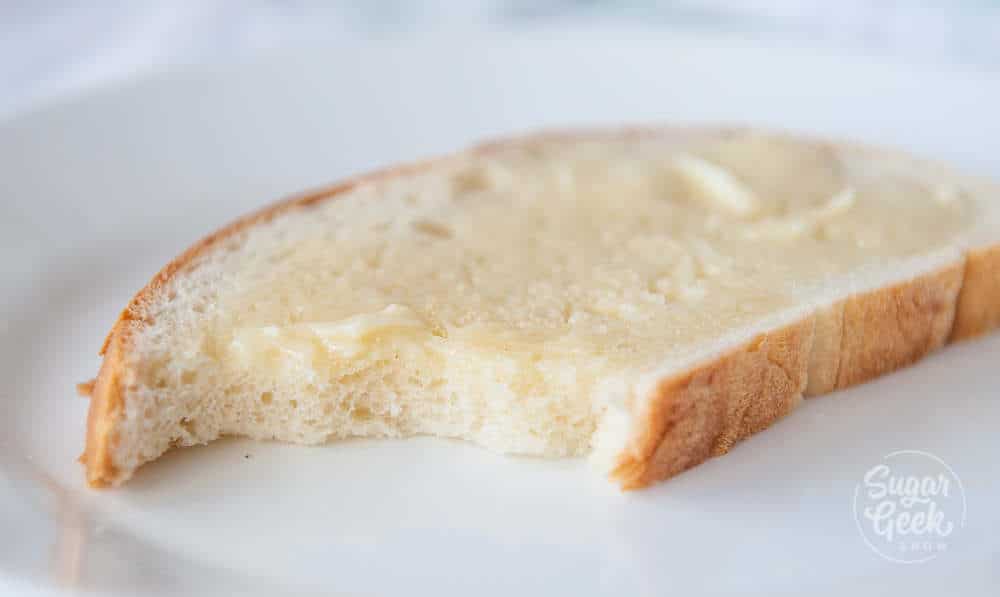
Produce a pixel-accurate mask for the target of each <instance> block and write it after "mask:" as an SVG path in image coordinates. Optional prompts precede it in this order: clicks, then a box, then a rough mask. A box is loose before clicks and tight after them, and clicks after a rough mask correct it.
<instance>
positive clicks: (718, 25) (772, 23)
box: [0, 0, 1000, 117]
mask: <svg viewBox="0 0 1000 597" xmlns="http://www.w3.org/2000/svg"><path fill="white" fill-rule="evenodd" d="M588 24H601V25H609V24H611V25H614V26H616V27H621V28H628V27H635V28H643V29H647V30H648V29H653V30H656V31H662V32H663V34H664V35H669V33H670V32H671V31H676V30H685V31H691V30H695V31H698V30H704V31H711V32H713V33H718V32H730V33H733V34H737V35H742V36H753V37H782V38H793V39H798V40H809V41H810V42H812V43H815V44H818V45H827V46H835V47H837V48H844V49H846V50H851V51H860V52H865V53H878V54H891V55H893V56H894V57H897V58H898V57H903V58H905V59H907V60H914V61H920V62H928V61H933V62H947V63H952V64H957V65H960V64H967V65H970V66H975V67H977V68H980V69H982V68H984V67H985V68H987V69H989V70H996V71H998V72H1000V0H664V1H659V2H657V1H654V0H355V1H350V0H329V1H325V2H321V1H307V0H285V1H281V0H170V1H166V0H165V1H162V2H147V1H137V2H110V1H101V0H92V1H86V0H5V1H0V90H2V92H0V117H2V116H4V115H10V114H12V113H14V112H17V111H21V110H24V109H27V108H29V107H30V106H32V105H34V104H37V103H41V102H46V101H49V100H52V99H54V98H58V97H59V96H61V95H66V94H72V93H76V92H80V91H82V90H86V89H88V88H91V87H94V86H98V85H101V84H103V83H107V82H111V81H115V80H119V79H122V78H126V77H129V76H132V75H135V74H142V73H145V72H149V71H155V70H159V69H163V68H167V67H170V66H173V65H178V64H185V63H191V62H205V61H218V60H227V59H239V58H241V57H246V56H248V55H252V54H254V53H256V52H260V51H264V50H267V49H272V48H277V47H282V46H287V45H300V44H310V43H323V42H327V41H330V40H331V39H338V38H341V39H342V38H350V37H368V38H371V37H375V38H385V37H401V36H420V35H447V34H451V33H456V32H461V33H463V34H468V33H469V32H475V31H477V30H482V31H485V30H494V29H503V30H508V31H511V30H513V31H517V30H529V29H539V28H561V27H567V26H570V25H573V26H580V25H583V26H586V25H588Z"/></svg>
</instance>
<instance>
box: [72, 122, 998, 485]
mask: <svg viewBox="0 0 1000 597" xmlns="http://www.w3.org/2000/svg"><path fill="white" fill-rule="evenodd" d="M702 130H705V129H702ZM717 130H718V131H720V132H722V131H726V130H729V129H717ZM663 132H664V130H655V129H630V130H627V131H617V132H598V133H593V132H583V133H553V134H549V135H547V136H535V137H532V138H531V140H543V139H553V138H593V137H595V136H597V135H604V136H617V137H622V136H648V135H656V134H663ZM673 132H678V131H677V130H676V129H675V130H674V131H673ZM519 142H522V143H523V142H524V141H523V140H517V139H515V140H510V141H500V142H496V143H490V144H485V145H483V146H480V147H479V148H476V149H474V150H473V151H476V152H482V153H488V152H491V151H495V150H497V149H500V148H502V147H505V146H507V145H510V144H512V143H519ZM440 161H441V160H434V161H428V162H423V163H418V164H412V165H406V166H402V167H397V168H391V169H386V170H381V171H378V172H375V173H372V174H368V175H365V176H361V177H358V178H355V179H351V180H348V181H346V182H343V183H340V184H336V185H333V186H330V187H327V188H324V189H320V190H317V191H314V192H311V193H307V194H303V195H300V196H297V197H292V198H290V199H287V200H284V201H281V202H278V203H275V204H273V205H271V206H268V207H266V208H264V209H262V210H260V211H258V212H256V213H253V214H250V215H248V216H246V217H244V218H241V219H239V220H237V221H235V222H233V223H232V224H230V225H228V226H226V227H224V228H222V229H220V230H218V231H217V232H215V233H213V234H211V235H209V236H208V237H206V238H204V239H203V240H201V241H199V242H198V243H196V244H195V245H193V246H192V247H191V248H189V249H188V250H187V251H185V252H184V253H183V254H181V255H180V256H178V257H177V258H176V259H174V260H173V261H171V262H170V263H169V264H167V265H166V267H164V268H163V269H162V270H161V271H160V272H159V273H157V274H156V276H154V277H153V279H152V280H151V281H150V282H149V283H148V284H147V285H146V286H145V287H144V288H143V289H142V290H140V291H139V292H138V293H137V294H136V295H135V297H134V298H133V299H132V300H131V301H130V303H129V305H128V306H127V307H126V308H125V309H124V310H123V311H122V313H121V314H120V316H119V318H118V320H117V321H116V323H115V324H114V326H113V327H112V329H111V331H110V333H109V334H108V336H107V338H106V340H105V342H104V346H103V347H102V348H101V354H103V355H104V361H103V364H102V365H101V369H100V372H99V373H98V376H97V378H96V379H95V380H94V381H93V382H92V383H93V385H92V386H91V387H89V388H84V389H85V390H88V393H89V394H90V396H91V401H90V411H89V413H88V417H87V438H86V449H85V451H84V453H83V455H82V456H81V461H82V462H83V463H84V464H85V465H86V470H87V481H88V482H89V483H90V485H91V486H94V487H103V486H107V485H111V484H114V483H116V482H119V481H121V475H120V472H119V471H118V470H116V468H115V466H114V464H113V461H112V456H111V454H112V451H113V449H114V447H115V445H116V443H117V441H118V436H117V426H118V421H119V420H120V417H121V416H122V415H123V412H124V399H123V382H124V380H125V379H126V377H127V360H126V356H127V354H128V350H129V345H130V339H131V335H132V333H133V332H134V330H136V329H138V328H141V327H142V326H145V325H148V324H149V323H150V322H149V321H148V319H146V317H147V316H146V314H145V312H144V311H145V305H146V304H147V303H149V302H151V301H152V299H153V298H154V297H156V296H157V294H158V293H159V292H160V291H161V289H162V288H164V286H165V285H166V284H167V283H168V282H169V281H170V280H171V278H173V277H174V276H175V275H177V274H178V273H179V272H183V271H185V270H186V269H188V268H190V267H193V266H194V265H195V263H196V260H197V259H198V258H199V257H200V256H201V255H203V254H205V253H206V252H207V251H209V250H210V249H212V248H213V247H214V246H216V245H218V244H219V243H220V242H222V241H224V240H226V239H229V238H232V237H234V236H235V235H237V234H239V233H240V232H242V231H244V230H246V229H248V228H251V227H253V226H255V225H258V224H262V223H264V222H267V221H269V220H271V219H273V218H275V217H277V216H279V215H281V214H284V213H287V212H290V211H293V210H297V209H302V208H306V207H309V206H311V205H314V204H316V203H319V202H322V201H325V200H327V199H331V198H333V197H336V196H338V195H340V194H342V193H344V192H346V191H348V190H350V189H352V188H354V187H356V186H357V185H359V184H362V183H365V182H371V181H377V180H381V179H387V178H392V177H395V176H400V175H404V174H407V173H416V172H419V171H423V170H427V169H429V168H431V167H432V166H434V165H435V164H438V163H439V162H440ZM963 273H964V280H965V281H964V284H963ZM953 321H954V327H953V326H952V322H953ZM998 325H1000V245H997V246H994V247H991V248H988V249H983V250H977V251H971V252H970V253H969V255H968V259H967V263H966V264H965V267H964V269H963V264H961V263H958V264H955V265H953V266H949V267H946V268H943V269H941V270H939V271H937V272H934V273H932V274H927V275H925V276H920V277H918V278H916V279H914V280H912V281H910V282H906V283H903V284H898V285H895V286H892V287H889V288H884V289H879V290H875V291H873V292H870V293H866V294H863V295H859V296H855V297H851V298H848V299H845V300H843V301H841V302H839V303H837V304H835V305H833V306H831V307H829V308H827V309H823V310H820V311H818V312H817V313H816V314H814V315H811V316H808V317H806V318H804V319H802V320H801V321H798V322H796V323H793V324H790V325H787V326H785V327H782V328H780V329H778V330H774V331H771V332H767V333H764V334H761V335H760V336H758V337H756V338H755V339H754V340H752V341H750V342H748V343H746V344H744V345H742V346H740V347H737V348H735V349H733V350H732V351H730V352H728V353H727V354H725V355H723V356H721V357H719V358H717V359H715V360H714V361H712V362H710V363H705V364H703V365H700V366H698V367H696V368H694V369H692V370H690V371H688V372H684V373H681V374H677V375H674V376H672V377H670V378H668V379H665V380H663V381H662V382H661V383H660V384H658V386H657V391H656V393H655V395H654V396H653V397H652V398H651V399H650V400H648V401H646V403H645V404H644V406H643V407H642V408H643V410H642V412H640V413H637V414H638V420H639V421H640V425H639V426H638V428H637V430H636V433H635V435H634V437H633V438H632V439H631V441H630V442H629V444H628V446H627V447H626V449H625V451H624V452H623V453H622V454H621V455H620V456H619V460H618V465H617V466H616V468H615V469H614V470H613V472H612V473H611V477H612V478H614V479H615V480H617V481H618V482H619V483H620V484H621V485H622V487H623V488H626V489H633V488H638V487H643V486H646V485H649V484H650V483H653V482H656V481H659V480H662V479H666V478H667V477H670V476H672V475H674V474H677V473H678V472H681V471H683V470H685V469H687V468H690V467H691V466H694V465H696V464H698V463H700V462H702V461H704V460H706V459H707V458H709V457H710V456H713V455H719V454H724V453H725V452H727V451H728V450H729V449H730V448H731V447H732V445H734V444H735V443H736V442H738V441H740V440H742V439H744V438H746V437H747V436H749V435H751V434H753V433H756V432H757V431H760V430H762V429H764V428H766V427H767V426H769V425H770V424H771V423H773V422H774V421H775V420H777V419H778V418H780V417H782V416H783V415H785V414H787V413H788V412H790V411H791V410H792V409H793V408H794V407H795V406H796V405H797V404H798V403H799V402H800V401H801V399H802V396H803V394H806V395H818V394H824V393H827V392H829V391H832V390H834V389H837V388H842V387H846V386H848V385H852V384H855V383H860V382H862V381H865V380H868V379H870V378H872V377H875V376H877V375H880V374H883V373H886V372H889V371H892V370H893V369H896V368H898V367H901V366H904V365H907V364H909V363H912V362H913V361H915V360H917V359H919V358H920V357H922V356H923V355H925V354H926V353H927V352H929V351H931V350H933V349H935V348H937V347H939V346H941V345H942V344H943V343H944V342H945V341H946V340H947V339H948V338H949V335H950V337H951V339H952V340H955V339H961V338H965V337H969V336H972V335H976V334H980V333H983V332H985V331H987V330H988V329H991V328H993V327H996V326H998Z"/></svg>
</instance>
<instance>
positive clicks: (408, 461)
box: [0, 31, 1000, 595]
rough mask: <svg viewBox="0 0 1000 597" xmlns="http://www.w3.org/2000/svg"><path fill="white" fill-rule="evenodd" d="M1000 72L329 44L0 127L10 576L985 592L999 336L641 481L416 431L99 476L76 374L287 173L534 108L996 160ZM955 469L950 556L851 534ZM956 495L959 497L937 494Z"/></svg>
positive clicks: (320, 176)
mask: <svg viewBox="0 0 1000 597" xmlns="http://www.w3.org/2000/svg"><path fill="white" fill-rule="evenodd" d="M997 105H1000V77H997V76H995V75H994V76H990V75H988V74H984V73H979V72H974V71H962V70H955V69H948V68H945V67H940V66H915V65H907V64H899V63H887V62H883V61H880V60H877V59H874V58H871V57H865V56H850V55H837V54H827V53H820V52H815V51H811V50H808V49H806V48H802V47H797V46H789V45H761V44H759V43H751V42H749V41H741V40H735V39H723V38H720V39H706V38H704V37H701V38H694V37H685V36H678V35H671V36H669V37H667V36H653V35H652V34H647V35H639V36H636V35H635V34H626V33H622V34H620V35H619V34H616V35H609V34H606V33H604V34H601V35H598V33H597V32H593V31H590V32H586V31H584V32H575V33H572V34H560V35H559V36H555V37H553V36H551V35H543V34H542V33H534V34H530V35H521V36H518V37H516V38H515V37H513V36H511V37H497V36H482V37H478V38H476V39H446V40H441V39H438V40H432V39H416V40H410V41H407V42H405V43H403V42H388V41H383V42H377V43H376V42H373V43H368V44H364V45H359V44H351V45H343V46H326V47H322V48H307V49H302V50H298V51H287V52H284V53H282V54H274V55H268V56H262V57H260V58H259V59H256V60H253V61H249V62H246V63H242V64H236V65H232V64H231V65H227V66H224V67H223V66H217V67H199V68H196V69H184V70H179V71H176V72H170V73H164V74H161V75H159V76H157V77H155V78H152V79H148V80H144V81H139V82H132V83H129V84H127V85H124V86H119V87H118V88H115V89H112V90H107V91H103V92H100V93H98V94H94V95H90V96H87V97H83V98H78V99H76V100H74V101H71V102H65V103H63V104H60V105H54V106H49V107H47V108H45V109H43V110H39V111H36V112H34V113H31V114H27V115H24V116H21V117H19V118H17V119H15V120H13V121H9V122H6V123H4V124H2V125H0V202H2V203H0V247H2V249H3V250H2V253H0V265H2V267H3V271H4V275H3V276H2V280H0V287H2V293H0V301H2V303H0V306H2V309H3V310H2V320H0V331H2V340H0V379H2V380H3V383H2V386H0V537H3V539H4V541H3V542H2V543H0V592H2V591H3V589H4V588H8V589H10V590H11V591H14V590H18V591H28V590H31V589H33V590H35V591H38V592H39V593H46V592H49V591H55V592H59V591H63V590H68V589H74V588H75V589H88V590H95V591H99V592H108V593H118V592H122V593H136V592H140V593H143V594H175V593H177V594H180V593H184V594H191V593H206V594H213V593H218V592H219V591H220V590H222V589H223V588H225V589H233V588H238V589H240V590H242V591H243V592H244V593H256V592H259V593H262V594H266V593H277V592H283V591H287V590H296V591H299V592H302V593H310V592H313V591H315V592H322V593H329V592H336V593H350V594H374V595H384V594H400V593H403V592H418V593H422V594H423V593H431V592H432V591H433V592H434V593H437V594H441V595H452V594H454V595H465V594H469V593H470V592H472V591H475V593H476V594H483V595H509V594H512V593H522V594H523V593H528V594H535V593H542V592H545V593H553V592H558V593H563V594H575V595H590V594H657V593H664V592H667V591H671V592H682V593H687V594H691V593H700V592H719V591H737V590H738V591H741V592H745V593H759V594H766V595H774V594H783V593H794V594H803V593H805V592H809V593H812V594H817V595H826V594H830V595H834V594H838V595H839V594H847V591H853V592H861V593H866V592H868V591H866V590H865V589H866V588H868V587H869V586H872V584H871V583H878V584H879V585H881V584H883V583H886V582H891V583H893V588H894V589H895V590H897V591H899V592H902V591H904V590H906V591H913V592H914V593H916V594H924V593H927V594H931V593H941V592H943V591H947V592H948V593H949V594H950V593H954V594H968V595H976V594H989V593H990V591H991V588H992V589H994V590H995V588H996V587H997V585H1000V542H998V541H997V539H996V533H997V530H998V529H1000V480H998V475H997V474H996V464H995V461H996V455H997V454H998V453H1000V434H998V433H997V428H998V425H1000V395H998V394H1000V392H998V387H1000V368H998V367H997V365H998V363H1000V336H996V335H995V336H993V337H990V338H986V339H984V340H980V341H975V342H969V343H965V344H962V345H960V346H956V347H952V348H949V349H947V350H944V351H942V352H940V353H939V354H937V355H935V356H933V357H931V358H929V359H928V360H926V361H925V362H924V363H922V364H921V365H920V366H918V367H915V368H911V369H908V370H906V371H902V372H899V373H897V374H893V375H891V376H889V377H887V378H884V379H881V380H878V381H876V382H874V383H872V384H869V385H867V386H865V387H861V388H857V389H853V390H849V391H844V392H840V393H838V394H837V395H835V396H832V397H827V398H821V399H816V400H811V401H809V402H808V403H807V404H805V405H804V406H803V407H802V408H801V409H799V410H798V411H797V412H795V413H793V414H792V415H791V416H789V417H788V418H786V419H785V420H783V421H781V422H779V423H778V424H777V425H775V426H774V427H773V428H772V429H771V430H769V431H768V432H766V433H763V434H760V435H758V436H755V437H753V438H751V439H750V440H749V441H747V442H745V443H743V444H741V445H740V446H738V447H737V448H736V449H735V450H734V451H733V452H732V453H731V454H730V455H728V456H727V457H725V458H721V459H715V460H713V461H711V462H708V463H707V464H705V465H703V466H701V467H698V468H696V469H694V470H692V471H690V472H688V473H685V474H683V475H681V476H680V477H678V478H676V479H674V480H672V481H671V482H668V483H665V484H662V485H659V486H657V487H655V488H653V489H651V490H649V491H644V492H639V493H633V494H628V495H620V494H618V493H616V492H614V491H613V490H612V489H611V488H610V486H608V485H607V484H606V483H605V482H604V481H603V480H602V479H600V478H598V477H596V476H595V475H593V474H592V473H591V472H590V471H589V470H588V469H587V466H586V465H585V464H584V463H583V462H576V461H557V462H546V461H539V460H531V459H521V458H505V457H501V456H496V455H493V454H490V453H488V452H485V451H483V450H480V449H477V448H475V447H472V446H469V445H465V444H462V443H459V442H451V441H442V440H433V439H428V438H421V439H414V440H407V441H381V442H378V441H349V442H340V443H336V444H331V445H328V446H323V447H318V448H304V447H295V446H285V445H279V444H263V443H250V442H244V441H235V440H230V441H222V442H219V443H217V444H215V445H211V446H208V447H203V448H192V449H186V450H181V451H177V452H174V453H171V454H169V455H168V456H166V457H165V458H163V459H162V461H159V462H157V463H155V464H153V465H149V466H147V467H145V468H144V469H143V470H142V471H141V473H140V474H139V475H138V476H137V477H136V478H135V479H134V481H133V482H132V483H130V484H129V485H128V486H126V487H125V488H123V489H120V490H114V491H93V490H89V489H87V488H86V487H85V486H84V482H83V475H82V470H81V467H80V466H79V465H78V464H77V463H76V462H75V458H76V456H77V455H78V453H79V452H80V450H81V448H82V441H83V424H84V417H85V414H86V407H87V404H86V401H85V400H83V399H80V398H77V397H76V396H75V395H74V391H73V386H74V384H75V383H76V382H78V381H81V380H84V379H88V378H89V377H91V376H92V375H93V374H94V373H95V372H96V370H97V367H98V365H99V359H98V358H97V356H96V351H97V348H98V347H99V345H100V342H101V340H102V339H103V335H104V333H105V332H106V331H107V328H108V327H109V326H110V325H111V323H112V322H113V319H114V317H115V316H116V314H117V311H118V309H120V308H121V307H122V306H123V305H124V304H125V302H126V301H127V300H128V298H129V297H130V296H131V294H132V293H133V292H134V291H135V290H136V289H138V288H139V287H141V286H142V285H143V284H144V283H145V282H146V280H147V279H148V278H149V277H150V276H151V275H152V274H153V273H154V272H155V270H156V269H157V268H158V267H159V266H160V265H162V264H163V263H165V262H166V261H167V260H168V259H170V258H171V257H172V256H174V255H175V254H177V253H178V252H180V251H181V250H182V249H183V248H184V247H186V246H187V245H188V244H190V243H191V242H193V241H195V240H197V239H198V238H199V237H200V236H201V235H204V234H205V233H208V232H210V231H211V230H212V229H214V228H216V227H218V226H219V225H221V224H223V223H225V222H226V221H228V220H230V219H232V218H234V217H236V216H238V215H240V214H242V213H244V212H246V211H249V210H251V209H254V208H256V207H258V206H261V205H263V204H265V203H267V202H269V201H271V200H274V199H275V198H278V197H281V196H283V195H286V194H288V193H290V192H294V191H298V190H302V189H305V188H308V187H312V186H316V185H320V184H323V183H327V182H330V181H333V180H336V179H337V178H339V177H342V176H345V175H347V174H350V173H354V172H357V171H360V170H365V169H370V168H372V167H376V166H379V165H384V164H388V163H391V162H394V161H397V160H408V159H416V158H420V157H424V156H427V155H429V154H434V153H440V152H446V151H450V150H453V149H456V148H458V147H460V146H462V145H463V144H465V143H467V142H469V141H472V140H474V139H477V138H480V137H483V136H491V135H498V134H507V133H511V132H518V131H523V130H527V129H531V128H535V127H538V126H567V125H580V124H615V123H622V122H625V123H628V122H658V121H670V122H674V121H709V120H712V121H725V122H751V123H756V124H760V125H771V126H780V127H783V128H791V129H798V130H805V131H811V132H816V133H821V134H833V135H841V136H845V135H846V136H849V137H854V138H858V139H862V140H866V141H872V142H881V143H890V144H894V145H898V146H902V147H905V148H908V149H911V150H913V151H917V152H920V153H923V154H926V155H929V156H932V157H938V158H942V159H947V160H950V161H953V162H955V163H957V164H958V165H960V166H963V167H965V168H966V169H969V170H971V171H977V172H980V173H985V174H993V175H1000V119H997V117H996V106H997ZM904 449H914V450H922V451H927V452H930V453H932V454H934V455H936V456H937V457H939V458H940V459H941V460H943V461H944V462H946V463H947V464H948V465H949V466H950V467H951V469H953V471H954V473H955V474H956V475H957V476H958V477H960V478H961V481H962V489H963V491H964V496H965V498H966V501H967V509H968V515H967V520H966V523H965V525H964V526H960V527H958V528H956V530H955V532H954V533H952V534H951V535H950V536H948V541H947V551H946V552H943V553H940V554H939V556H938V557H937V558H936V559H934V560H933V561H931V562H928V563H924V564H918V565H917V564H915V565H905V564H896V563H892V562H889V561H887V560H886V559H884V558H882V557H879V555H877V554H876V553H873V551H872V550H871V549H869V547H868V546H867V545H866V543H865V538H864V537H863V536H862V533H860V532H859V524H858V523H857V522H856V520H855V513H854V508H853V498H854V492H855V488H856V486H857V485H858V483H859V482H860V481H861V480H862V477H863V475H864V474H865V472H866V471H868V470H869V469H871V468H872V467H873V466H876V465H877V464H879V463H880V462H882V458H883V457H884V456H885V455H887V454H889V453H891V452H893V451H896V450H904ZM951 515H953V513H951Z"/></svg>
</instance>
